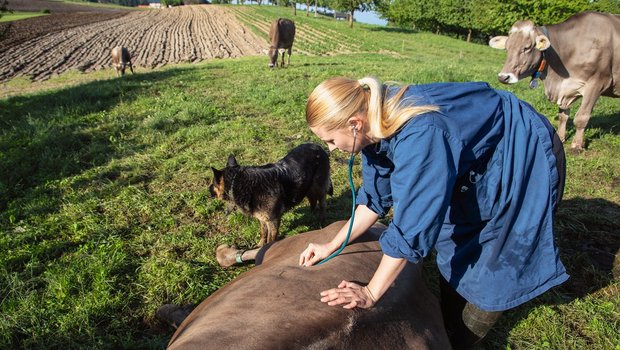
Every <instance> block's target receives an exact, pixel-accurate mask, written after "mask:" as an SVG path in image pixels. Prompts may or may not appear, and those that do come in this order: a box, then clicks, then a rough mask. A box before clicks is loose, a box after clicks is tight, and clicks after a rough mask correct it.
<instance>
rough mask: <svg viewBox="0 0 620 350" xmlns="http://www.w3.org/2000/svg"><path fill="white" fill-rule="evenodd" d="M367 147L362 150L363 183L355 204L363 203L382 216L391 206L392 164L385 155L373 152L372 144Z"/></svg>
mask: <svg viewBox="0 0 620 350" xmlns="http://www.w3.org/2000/svg"><path fill="white" fill-rule="evenodd" d="M368 147H369V149H366V150H364V151H363V152H362V181H363V185H362V186H361V187H360V189H359V190H358V192H357V198H356V203H355V204H363V205H365V206H367V207H368V208H369V209H370V210H372V211H374V212H375V213H377V214H378V215H379V216H381V217H383V216H384V215H385V214H386V213H387V212H388V211H389V210H390V208H391V207H392V189H391V187H390V176H391V174H392V171H393V170H394V165H393V164H392V162H391V161H390V160H389V159H388V158H387V157H385V155H381V154H377V153H376V152H374V151H373V150H372V147H375V146H374V145H371V146H368Z"/></svg>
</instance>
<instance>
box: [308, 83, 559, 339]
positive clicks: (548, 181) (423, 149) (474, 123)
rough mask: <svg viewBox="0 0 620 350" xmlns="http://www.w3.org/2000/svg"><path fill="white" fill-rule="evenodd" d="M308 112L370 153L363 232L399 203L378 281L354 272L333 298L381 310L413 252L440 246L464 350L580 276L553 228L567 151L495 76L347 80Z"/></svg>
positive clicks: (336, 144) (327, 90)
mask: <svg viewBox="0 0 620 350" xmlns="http://www.w3.org/2000/svg"><path fill="white" fill-rule="evenodd" d="M306 120H307V122H308V125H309V127H310V129H311V130H312V131H313V132H314V133H315V134H316V135H317V136H318V137H319V138H320V139H321V140H323V141H324V142H326V143H327V145H328V146H329V149H330V151H331V150H334V149H340V150H341V151H344V152H352V153H358V152H361V153H362V177H363V185H362V187H361V188H360V189H359V191H358V195H357V204H358V206H357V208H356V210H355V219H354V225H353V228H352V232H351V240H354V239H355V238H356V237H358V236H359V235H360V234H361V233H362V232H364V231H365V230H366V229H367V228H369V227H370V226H371V225H372V224H373V223H374V222H375V221H377V219H379V218H380V217H382V216H383V215H385V214H386V213H387V212H388V211H389V209H390V208H392V209H393V218H392V220H391V222H390V224H389V226H388V228H387V230H386V231H385V232H384V233H383V234H382V236H381V238H380V243H381V248H382V250H383V252H384V255H383V259H382V261H381V264H380V265H379V267H378V269H377V271H376V272H375V274H374V276H373V278H372V279H371V281H370V282H369V283H368V285H367V286H362V285H359V284H357V283H353V282H348V281H342V282H341V283H340V284H339V285H338V286H337V287H336V288H333V289H330V290H326V291H323V292H322V293H321V301H322V302H325V303H327V304H328V305H342V306H343V307H344V308H355V307H361V308H369V307H372V306H373V305H374V304H375V303H376V302H377V301H378V300H379V299H380V298H381V296H382V295H383V294H384V293H385V292H386V290H387V289H388V288H389V286H390V285H391V283H392V282H393V281H394V280H395V278H396V277H397V275H398V274H399V272H400V271H401V270H402V268H403V267H404V265H405V264H406V262H407V261H409V262H412V263H417V262H418V261H420V260H421V259H422V258H423V257H425V256H426V255H427V254H428V253H429V252H430V250H431V249H432V248H435V249H436V251H437V265H438V267H439V271H440V272H441V276H442V278H441V282H440V290H441V300H442V301H441V303H442V312H443V317H444V322H445V324H446V330H447V331H448V334H449V335H450V337H451V341H452V344H453V346H454V347H455V348H461V347H462V348H467V347H469V346H470V345H472V344H473V343H475V342H477V341H479V340H480V339H482V338H483V337H484V336H485V335H486V334H487V332H488V331H489V329H490V328H491V327H492V326H493V324H495V322H496V321H497V319H498V318H499V316H500V314H501V312H502V311H504V310H507V309H510V308H514V307H516V306H517V305H520V304H522V303H524V302H526V301H528V300H531V299H533V298H534V297H536V296H538V295H540V294H542V293H544V292H545V291H547V290H548V289H550V288H551V287H554V286H556V285H559V284H561V283H562V282H564V281H566V280H567V279H568V275H567V274H566V271H565V269H564V266H563V265H562V263H561V262H560V260H559V257H558V252H557V249H556V247H555V245H554V242H553V232H552V224H553V220H552V217H553V212H554V211H555V208H556V207H557V205H558V203H559V202H560V200H561V198H562V192H563V188H564V174H565V160H564V151H563V147H562V144H561V142H560V140H559V138H558V137H557V135H556V134H555V131H554V129H553V127H552V126H551V125H550V124H549V122H548V121H547V119H546V118H545V117H544V116H542V115H540V114H538V113H537V112H536V111H535V110H534V109H533V108H532V107H531V106H530V105H528V104H527V103H525V102H523V101H520V100H518V99H517V98H515V97H514V96H513V95H512V94H510V93H508V92H504V91H496V90H494V89H492V88H490V87H489V85H488V84H486V83H437V84H428V85H411V86H402V87H397V86H386V85H383V84H382V83H381V82H380V81H379V80H377V79H375V78H372V77H366V78H363V79H360V80H352V79H347V78H342V77H337V78H332V79H328V80H327V81H325V82H323V83H321V84H320V85H319V86H317V87H316V88H315V89H314V91H313V92H312V94H311V95H310V97H309V98H308V103H307V109H306ZM348 227H349V224H346V225H345V226H344V227H343V228H342V229H341V230H340V231H339V233H338V234H337V235H336V236H335V237H334V238H333V240H332V241H331V242H329V243H327V244H310V245H309V246H308V247H307V248H306V249H305V250H304V251H303V252H302V253H301V255H300V258H299V263H300V265H303V266H311V265H313V264H315V263H317V262H319V261H321V260H322V259H323V258H325V257H327V256H329V254H330V253H332V252H333V251H335V250H336V249H337V248H338V247H340V245H341V244H342V243H343V242H344V240H345V237H346V234H347V231H348Z"/></svg>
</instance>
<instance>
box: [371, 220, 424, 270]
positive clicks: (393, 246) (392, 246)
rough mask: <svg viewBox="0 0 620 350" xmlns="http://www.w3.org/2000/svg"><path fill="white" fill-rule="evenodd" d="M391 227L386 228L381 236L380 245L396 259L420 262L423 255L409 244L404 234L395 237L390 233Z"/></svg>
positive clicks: (384, 251)
mask: <svg viewBox="0 0 620 350" xmlns="http://www.w3.org/2000/svg"><path fill="white" fill-rule="evenodd" d="M389 230H390V229H389V228H388V229H387V230H385V231H384V232H383V233H382V234H381V237H380V238H379V245H381V250H382V251H383V253H384V254H385V255H387V256H389V257H392V258H395V259H406V260H407V261H409V262H412V263H418V262H419V261H420V260H422V258H423V256H422V255H421V254H420V253H419V252H418V251H416V250H414V249H411V247H410V246H409V244H407V242H406V241H405V240H404V239H403V237H402V236H400V235H398V237H394V236H393V235H391V234H390V232H389Z"/></svg>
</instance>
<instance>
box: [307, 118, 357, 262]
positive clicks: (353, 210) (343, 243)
mask: <svg viewBox="0 0 620 350" xmlns="http://www.w3.org/2000/svg"><path fill="white" fill-rule="evenodd" d="M356 140H357V128H354V129H353V149H352V150H351V157H349V186H350V187H351V195H352V198H353V200H352V204H351V220H350V221H349V232H347V237H346V238H345V240H344V242H342V245H341V246H340V248H338V250H336V251H335V252H333V253H331V254H330V255H329V256H328V257H327V258H325V259H323V260H321V261H320V262H319V263H318V264H317V265H321V264H323V263H326V262H328V261H329V260H331V259H332V258H333V257H335V256H337V255H338V254H340V252H342V250H343V249H344V247H346V246H347V244H349V238H350V237H351V230H352V229H353V220H354V219H355V200H356V199H355V186H354V185H353V162H354V160H355V152H354V150H355V141H356Z"/></svg>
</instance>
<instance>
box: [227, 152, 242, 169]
mask: <svg viewBox="0 0 620 350" xmlns="http://www.w3.org/2000/svg"><path fill="white" fill-rule="evenodd" d="M226 166H229V167H233V166H239V164H237V159H235V156H234V155H233V154H231V155H229V156H228V163H226Z"/></svg>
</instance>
